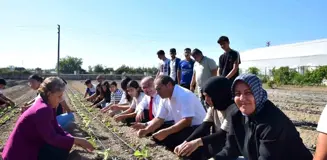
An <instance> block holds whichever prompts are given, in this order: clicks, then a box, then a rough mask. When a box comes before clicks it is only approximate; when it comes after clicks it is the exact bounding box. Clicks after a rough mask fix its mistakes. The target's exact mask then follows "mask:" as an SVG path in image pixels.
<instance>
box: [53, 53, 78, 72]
mask: <svg viewBox="0 0 327 160" xmlns="http://www.w3.org/2000/svg"><path fill="white" fill-rule="evenodd" d="M82 64H83V60H82V58H77V57H71V56H67V57H64V58H60V60H59V67H60V68H59V70H60V72H61V73H68V74H69V73H70V74H72V73H74V71H78V72H79V71H81V69H82ZM56 69H57V67H56Z"/></svg>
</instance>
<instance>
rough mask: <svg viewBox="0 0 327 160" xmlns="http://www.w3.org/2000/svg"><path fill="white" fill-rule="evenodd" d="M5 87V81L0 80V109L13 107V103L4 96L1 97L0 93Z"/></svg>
mask: <svg viewBox="0 0 327 160" xmlns="http://www.w3.org/2000/svg"><path fill="white" fill-rule="evenodd" d="M6 85H7V82H6V80H5V79H2V78H0V108H2V107H8V106H12V107H14V106H15V103H14V102H13V101H12V100H11V99H9V98H8V97H6V96H5V95H3V93H2V90H3V89H4V88H5V86H6Z"/></svg>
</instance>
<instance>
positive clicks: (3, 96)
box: [0, 94, 15, 105]
mask: <svg viewBox="0 0 327 160" xmlns="http://www.w3.org/2000/svg"><path fill="white" fill-rule="evenodd" d="M0 97H1V98H2V99H4V100H5V101H9V102H10V103H8V104H9V105H11V104H15V102H14V101H12V100H11V99H10V98H8V97H6V96H5V95H3V94H0Z"/></svg>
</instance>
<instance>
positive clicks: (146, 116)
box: [123, 109, 150, 126]
mask: <svg viewBox="0 0 327 160" xmlns="http://www.w3.org/2000/svg"><path fill="white" fill-rule="evenodd" d="M143 114H144V119H143V120H142V122H141V123H145V122H149V121H150V118H149V110H148V109H144V110H143ZM123 122H124V123H126V125H127V126H131V125H132V123H134V122H135V117H134V118H126V119H125V121H123Z"/></svg>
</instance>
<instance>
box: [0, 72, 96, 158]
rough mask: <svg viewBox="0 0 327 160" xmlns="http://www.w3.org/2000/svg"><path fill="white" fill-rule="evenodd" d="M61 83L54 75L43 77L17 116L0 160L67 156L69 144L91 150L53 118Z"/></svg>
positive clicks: (91, 148)
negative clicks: (33, 97) (27, 105)
mask: <svg viewBox="0 0 327 160" xmlns="http://www.w3.org/2000/svg"><path fill="white" fill-rule="evenodd" d="M65 86H66V85H65V83H64V82H63V81H62V80H61V79H60V78H58V77H49V78H47V79H45V80H44V82H43V83H42V84H41V86H40V87H39V89H38V92H39V94H40V96H39V97H38V98H37V99H36V100H35V103H33V104H32V106H31V107H30V108H28V109H27V110H26V111H25V112H24V113H23V114H22V115H21V116H20V117H19V119H18V120H17V122H16V124H15V128H14V129H13V131H12V132H11V134H10V136H9V138H8V140H7V142H6V144H5V146H4V149H3V152H2V158H3V159H4V160H16V159H17V160H22V159H24V160H36V159H38V160H58V159H67V158H68V155H69V152H70V150H71V148H72V146H73V145H74V144H75V145H79V146H81V147H82V148H84V149H86V150H88V151H92V150H94V148H93V146H92V144H90V143H89V142H88V141H87V140H85V139H82V138H77V137H72V136H71V135H70V134H68V133H66V132H64V131H63V130H62V129H61V127H60V126H59V125H58V122H57V120H56V113H55V112H56V111H55V110H56V109H55V108H56V107H57V106H58V105H59V102H60V101H61V99H62V96H63V94H64V90H65Z"/></svg>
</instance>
